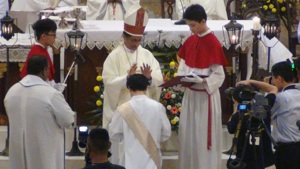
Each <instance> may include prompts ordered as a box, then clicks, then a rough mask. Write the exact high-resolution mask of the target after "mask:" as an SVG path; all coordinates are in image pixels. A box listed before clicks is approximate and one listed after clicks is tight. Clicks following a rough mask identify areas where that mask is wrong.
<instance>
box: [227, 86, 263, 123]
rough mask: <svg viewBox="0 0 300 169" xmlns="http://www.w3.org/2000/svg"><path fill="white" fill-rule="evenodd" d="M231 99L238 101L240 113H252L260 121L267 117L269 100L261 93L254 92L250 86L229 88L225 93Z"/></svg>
mask: <svg viewBox="0 0 300 169" xmlns="http://www.w3.org/2000/svg"><path fill="white" fill-rule="evenodd" d="M224 93H225V95H226V96H227V97H228V98H229V99H234V100H236V101H237V102H238V103H239V104H238V107H237V109H238V110H239V111H240V112H243V113H245V112H250V114H251V116H253V117H255V118H259V119H264V118H266V117H267V111H266V107H267V106H268V100H267V99H266V98H265V97H264V96H263V95H262V94H261V93H259V92H256V91H254V90H253V89H252V88H251V86H249V85H243V84H242V85H239V86H237V87H236V88H233V87H229V88H228V89H226V90H225V91H224Z"/></svg>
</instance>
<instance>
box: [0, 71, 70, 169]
mask: <svg viewBox="0 0 300 169" xmlns="http://www.w3.org/2000/svg"><path fill="white" fill-rule="evenodd" d="M4 104H5V108H6V112H7V114H8V119H9V123H10V144H9V146H10V147H9V154H10V164H11V167H12V169H22V168H26V167H24V165H25V164H26V166H27V168H30V169H45V168H62V167H63V164H64V163H63V159H64V158H63V156H64V146H63V138H64V137H63V133H64V130H63V129H64V128H65V127H68V126H70V125H71V124H72V123H73V122H74V117H73V112H72V110H71V108H70V107H69V105H68V104H67V103H66V102H65V100H64V97H63V95H62V94H61V93H59V92H58V91H56V90H55V89H54V88H52V87H51V86H49V85H48V84H47V83H46V82H45V81H43V80H42V79H41V78H39V77H37V76H34V75H27V76H26V77H24V78H23V79H22V80H21V81H20V82H19V83H17V84H15V85H14V86H13V87H11V89H10V90H9V91H8V93H7V95H6V97H5V100H4ZM25 150H26V151H25Z"/></svg>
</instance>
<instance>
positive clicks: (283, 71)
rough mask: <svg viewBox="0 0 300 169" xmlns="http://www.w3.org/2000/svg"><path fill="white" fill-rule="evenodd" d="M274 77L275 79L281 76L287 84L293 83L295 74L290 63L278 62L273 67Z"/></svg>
mask: <svg viewBox="0 0 300 169" xmlns="http://www.w3.org/2000/svg"><path fill="white" fill-rule="evenodd" d="M272 75H273V76H274V77H276V78H277V77H278V76H281V77H282V78H283V79H284V81H285V82H288V83H290V82H293V80H294V74H293V69H292V66H291V64H290V63H288V62H287V61H283V62H278V63H276V64H274V65H273V66H272Z"/></svg>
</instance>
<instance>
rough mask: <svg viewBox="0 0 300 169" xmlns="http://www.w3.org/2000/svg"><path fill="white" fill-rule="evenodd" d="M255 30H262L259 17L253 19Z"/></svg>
mask: <svg viewBox="0 0 300 169" xmlns="http://www.w3.org/2000/svg"><path fill="white" fill-rule="evenodd" d="M253 30H256V31H258V30H260V18H259V17H257V16H255V17H254V18H253Z"/></svg>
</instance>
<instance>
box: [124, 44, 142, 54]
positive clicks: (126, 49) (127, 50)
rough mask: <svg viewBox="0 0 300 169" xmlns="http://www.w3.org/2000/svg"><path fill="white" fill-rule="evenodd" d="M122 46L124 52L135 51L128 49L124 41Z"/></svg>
mask: <svg viewBox="0 0 300 169" xmlns="http://www.w3.org/2000/svg"><path fill="white" fill-rule="evenodd" d="M123 46H124V49H125V52H127V53H131V54H132V53H134V52H135V51H136V50H130V49H128V48H127V46H126V45H125V43H124V44H123ZM138 48H139V47H138Z"/></svg>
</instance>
